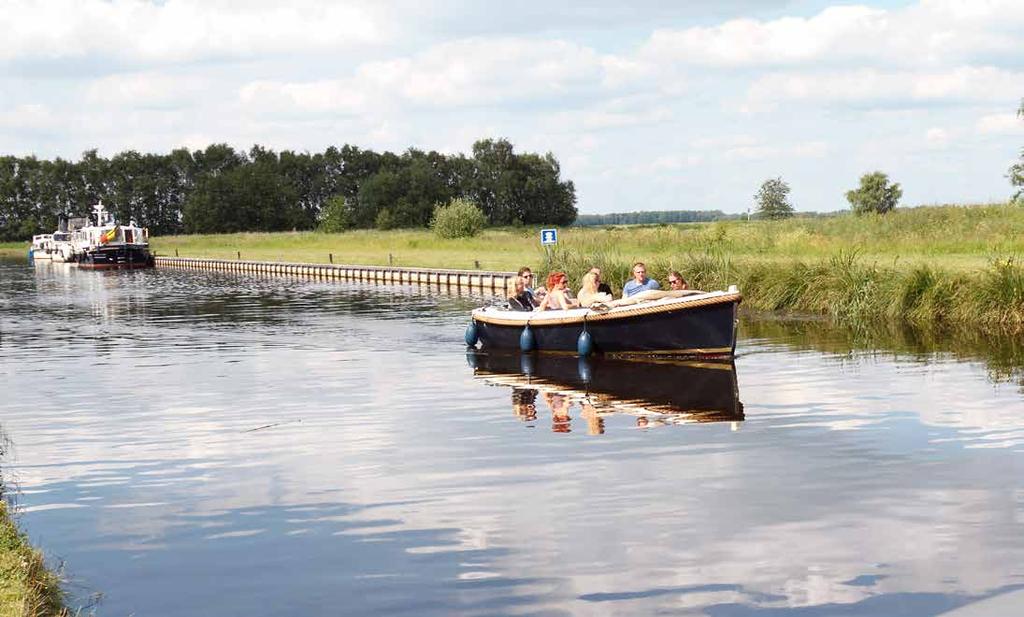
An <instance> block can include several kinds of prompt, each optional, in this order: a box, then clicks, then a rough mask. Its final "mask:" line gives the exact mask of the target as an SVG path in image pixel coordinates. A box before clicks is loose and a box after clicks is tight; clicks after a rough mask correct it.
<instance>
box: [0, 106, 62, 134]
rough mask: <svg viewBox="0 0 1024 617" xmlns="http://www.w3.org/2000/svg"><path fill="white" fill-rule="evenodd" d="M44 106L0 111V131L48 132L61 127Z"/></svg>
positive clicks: (59, 122)
mask: <svg viewBox="0 0 1024 617" xmlns="http://www.w3.org/2000/svg"><path fill="white" fill-rule="evenodd" d="M61 124H62V123H61V121H60V118H58V117H57V116H56V115H55V114H54V113H53V111H52V110H51V109H50V108H49V107H47V106H46V105H39V104H29V105H18V106H16V107H14V108H13V109H9V110H3V109H0V129H5V130H14V131H49V130H54V129H56V128H57V127H59V126H60V125H61Z"/></svg>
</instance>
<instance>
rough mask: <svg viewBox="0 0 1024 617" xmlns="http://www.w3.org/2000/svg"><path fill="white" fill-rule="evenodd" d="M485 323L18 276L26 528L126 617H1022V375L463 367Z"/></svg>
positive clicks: (262, 287) (6, 409)
mask: <svg viewBox="0 0 1024 617" xmlns="http://www.w3.org/2000/svg"><path fill="white" fill-rule="evenodd" d="M480 301H481V299H480V298H476V297H472V296H462V297H460V296H457V295H452V294H448V293H445V292H442V291H440V290H431V289H428V288H415V287H372V286H365V285H360V284H343V283H334V282H331V283H328V282H317V281H307V280H300V279H269V278H268V279H260V278H247V277H241V276H235V275H227V274H216V273H194V272H176V271H173V270H159V271H150V272H134V273H98V272H78V271H76V270H72V269H65V268H63V267H61V266H56V267H54V266H49V265H43V266H39V267H36V268H32V267H29V266H26V265H24V264H17V263H12V262H6V263H4V262H0V384H2V392H3V396H2V400H0V426H2V428H3V430H4V431H5V432H6V437H7V439H8V440H9V442H8V443H9V447H8V452H7V454H6V456H5V458H4V460H3V461H2V469H3V475H4V479H5V481H6V482H7V484H8V490H9V491H11V489H12V488H13V489H14V494H13V497H14V499H16V501H17V502H18V503H19V505H20V506H21V508H22V512H23V514H22V517H21V524H22V526H23V528H24V529H25V530H26V531H27V532H28V533H29V535H30V536H31V538H32V540H33V541H34V542H35V543H36V544H37V545H38V546H40V547H41V548H43V549H44V550H45V551H46V552H47V554H48V555H49V556H51V558H52V560H53V561H54V562H56V561H58V560H63V562H64V564H65V567H66V572H67V575H68V576H69V578H70V583H69V586H68V588H69V590H70V592H71V593H72V594H73V595H74V599H75V600H76V602H77V603H79V604H81V603H88V602H90V601H92V602H95V603H96V605H95V611H96V612H97V614H99V615H102V616H109V615H116V616H126V615H168V616H186V615H187V616H194V615H288V614H303V615H401V614H407V615H450V614H464V615H506V614H514V615H526V614H529V615H566V614H578V615H653V614H670V615H713V616H715V615H717V616H745V615H815V616H817V615H936V614H939V613H941V612H943V611H946V610H949V609H953V608H956V607H958V606H961V605H964V604H968V603H970V602H973V601H976V600H979V599H981V598H985V597H989V596H993V595H995V594H999V593H1003V592H1007V591H1011V590H1016V589H1020V588H1021V587H1024V481H1022V479H1021V478H1022V477H1024V476H1022V471H1024V395H1022V392H1021V386H1020V385H1019V383H1018V382H1019V380H1018V379H1016V378H1015V377H1014V376H1013V374H1014V373H1013V371H1012V370H1011V371H1006V370H999V371H993V368H992V363H991V362H990V361H987V360H986V359H985V358H977V359H972V358H970V357H967V358H964V357H956V355H955V354H953V353H942V352H934V353H923V354H922V353H909V352H905V351H900V352H896V351H886V350H885V349H884V348H883V349H880V350H874V351H871V350H867V351H850V350H848V349H847V350H846V351H842V352H837V351H835V346H831V347H830V346H829V345H826V344H821V343H820V341H818V342H817V343H814V342H810V341H809V340H808V337H807V335H806V333H804V332H803V331H802V330H800V329H799V328H787V327H786V326H778V327H773V328H769V329H768V330H770V331H768V330H766V329H765V328H764V327H763V325H759V324H757V323H751V324H745V326H744V328H743V330H741V332H744V333H745V334H744V336H745V337H747V338H743V339H742V340H741V342H740V345H739V352H740V357H739V358H738V359H737V361H736V363H735V372H734V371H733V369H732V367H730V366H729V365H725V366H724V367H723V366H720V365H719V366H705V365H692V364H672V363H670V364H650V363H636V362H633V363H608V362H597V363H590V364H588V365H586V366H578V363H577V362H576V360H575V359H559V360H554V359H544V358H541V359H538V360H536V361H534V362H533V363H530V362H526V363H523V362H522V361H521V359H520V358H518V357H507V358H505V357H488V356H479V355H470V356H468V357H467V355H466V353H465V352H464V349H463V347H462V346H461V344H460V341H461V338H462V331H463V328H464V326H465V323H466V321H467V316H466V314H467V311H468V310H469V309H470V308H472V307H474V306H476V305H478V304H479V303H480ZM819 330H820V329H819ZM822 338H824V339H828V340H831V339H830V335H828V333H827V332H826V333H825V334H824V335H823V334H822V333H821V332H820V331H819V332H818V334H817V338H816V340H818V339H822ZM837 338H840V337H838V335H837ZM838 347H839V348H842V345H839V346H838ZM474 366H475V368H474ZM1011 368H1012V367H1011ZM524 373H525V374H524Z"/></svg>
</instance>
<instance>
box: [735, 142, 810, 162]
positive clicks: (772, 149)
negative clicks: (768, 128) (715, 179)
mask: <svg viewBox="0 0 1024 617" xmlns="http://www.w3.org/2000/svg"><path fill="white" fill-rule="evenodd" d="M827 153H828V144H826V143H825V142H823V141H806V142H799V143H795V144H793V145H790V146H769V145H765V144H756V145H745V146H735V147H733V148H729V149H727V150H725V152H723V153H722V157H723V158H724V159H725V160H739V161H755V160H767V159H774V158H810V159H817V158H821V157H823V156H825V155H826V154H827Z"/></svg>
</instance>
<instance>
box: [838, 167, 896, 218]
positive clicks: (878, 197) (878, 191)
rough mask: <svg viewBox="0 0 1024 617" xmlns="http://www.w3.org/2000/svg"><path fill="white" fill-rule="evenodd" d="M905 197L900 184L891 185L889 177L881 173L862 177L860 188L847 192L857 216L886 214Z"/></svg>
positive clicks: (848, 199)
mask: <svg viewBox="0 0 1024 617" xmlns="http://www.w3.org/2000/svg"><path fill="white" fill-rule="evenodd" d="M900 197H903V189H901V188H900V185H899V184H889V176H887V175H885V174H884V173H882V172H880V171H876V172H873V173H869V174H864V175H863V176H861V177H860V188H858V189H856V190H854V191H847V192H846V200H847V201H849V202H850V206H851V207H852V208H853V211H854V212H855V213H857V214H866V213H868V212H877V213H878V214H885V213H886V212H888V211H890V210H892V209H893V208H895V207H896V204H898V203H899V201H900Z"/></svg>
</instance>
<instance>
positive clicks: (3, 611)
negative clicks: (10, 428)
mask: <svg viewBox="0 0 1024 617" xmlns="http://www.w3.org/2000/svg"><path fill="white" fill-rule="evenodd" d="M8 445H9V443H8V441H7V436H6V435H5V434H4V432H3V429H2V428H0V457H2V456H3V455H4V453H5V452H6V451H7V446H8ZM12 509H13V506H12V505H10V504H9V503H8V501H7V499H6V498H5V497H4V485H3V481H2V479H0V615H5V616H6V615H10V616H11V617H67V615H69V613H68V610H67V608H66V607H65V606H64V594H63V592H62V591H61V587H60V577H59V576H58V575H57V574H56V573H54V572H53V571H52V570H50V569H48V568H47V567H46V562H45V560H44V559H43V554H42V552H40V551H39V550H38V549H35V548H33V547H32V546H31V545H30V544H29V542H28V538H27V537H26V536H25V534H24V533H23V532H22V531H21V530H20V529H18V525H17V522H16V521H15V519H14V513H13V511H12Z"/></svg>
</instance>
